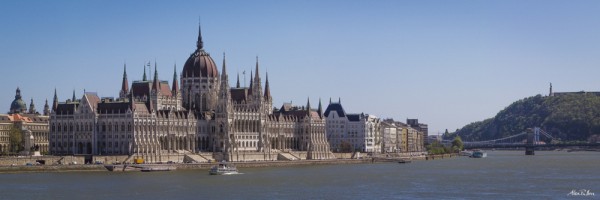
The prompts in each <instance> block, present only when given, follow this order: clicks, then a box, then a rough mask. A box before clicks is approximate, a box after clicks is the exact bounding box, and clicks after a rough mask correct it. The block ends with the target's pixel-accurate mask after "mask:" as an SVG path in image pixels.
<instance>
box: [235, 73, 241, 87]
mask: <svg viewBox="0 0 600 200" xmlns="http://www.w3.org/2000/svg"><path fill="white" fill-rule="evenodd" d="M235 87H236V88H240V73H239V72H238V73H237V83H236V84H235Z"/></svg>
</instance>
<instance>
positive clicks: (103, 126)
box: [102, 122, 106, 132]
mask: <svg viewBox="0 0 600 200" xmlns="http://www.w3.org/2000/svg"><path fill="white" fill-rule="evenodd" d="M102 132H106V123H104V122H102Z"/></svg>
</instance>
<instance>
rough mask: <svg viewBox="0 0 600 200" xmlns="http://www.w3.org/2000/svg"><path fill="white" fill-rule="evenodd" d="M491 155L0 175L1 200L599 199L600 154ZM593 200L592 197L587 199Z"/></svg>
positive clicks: (541, 153) (515, 153) (509, 152)
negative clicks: (584, 194)
mask: <svg viewBox="0 0 600 200" xmlns="http://www.w3.org/2000/svg"><path fill="white" fill-rule="evenodd" d="M523 154H524V152H522V151H490V152H488V157H487V158H483V159H473V158H466V157H461V158H452V159H443V160H433V161H418V162H413V163H410V164H397V163H380V164H352V165H326V166H302V167H282V168H245V169H240V171H241V172H242V173H243V174H240V175H229V176H209V175H208V171H206V170H189V171H174V172H152V173H142V172H128V173H110V172H66V173H21V174H0V199H48V198H51V199H131V198H134V199H200V198H203V199H204V198H209V199H415V198H420V199H440V198H442V199H526V198H527V199H563V198H581V197H573V196H568V195H567V194H568V193H570V192H571V191H572V190H580V189H587V190H590V192H594V193H595V195H596V196H591V198H600V153H598V152H571V153H568V152H542V151H537V152H536V155H535V156H525V155H523ZM589 197H590V196H588V198H589Z"/></svg>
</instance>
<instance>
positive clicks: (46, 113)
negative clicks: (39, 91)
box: [44, 99, 50, 116]
mask: <svg viewBox="0 0 600 200" xmlns="http://www.w3.org/2000/svg"><path fill="white" fill-rule="evenodd" d="M48 115H50V106H49V105H48V99H46V104H44V116H48Z"/></svg>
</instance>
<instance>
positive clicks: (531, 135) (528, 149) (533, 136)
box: [525, 127, 540, 155]
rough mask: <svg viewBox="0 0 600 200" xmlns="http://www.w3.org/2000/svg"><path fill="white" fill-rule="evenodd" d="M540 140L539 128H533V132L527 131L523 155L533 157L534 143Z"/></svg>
mask: <svg viewBox="0 0 600 200" xmlns="http://www.w3.org/2000/svg"><path fill="white" fill-rule="evenodd" d="M539 138H540V128H538V127H535V128H533V130H531V129H528V130H527V143H525V155H535V147H534V145H535V143H536V141H537V140H539Z"/></svg>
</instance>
